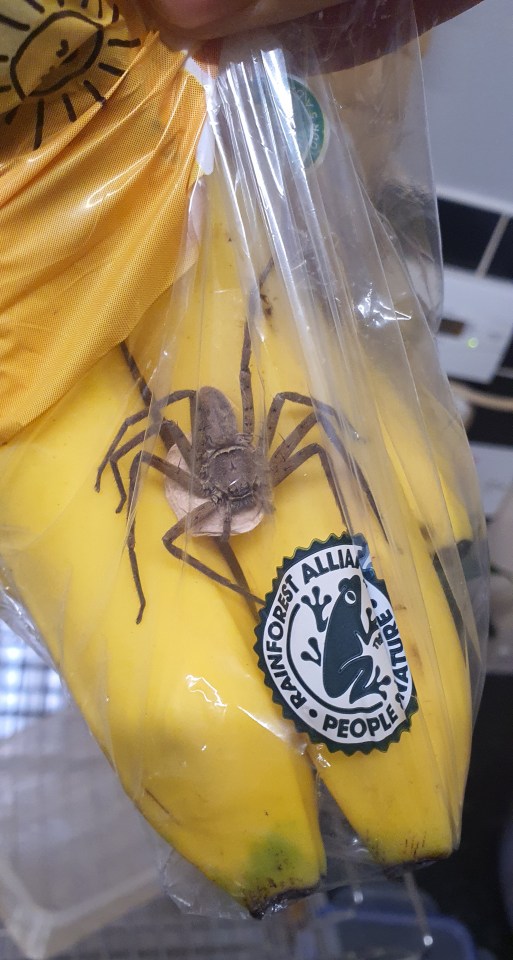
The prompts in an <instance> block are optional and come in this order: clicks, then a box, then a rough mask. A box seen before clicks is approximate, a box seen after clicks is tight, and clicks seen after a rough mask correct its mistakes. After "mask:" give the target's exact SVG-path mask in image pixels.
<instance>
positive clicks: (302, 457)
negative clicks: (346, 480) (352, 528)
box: [271, 443, 347, 527]
mask: <svg viewBox="0 0 513 960" xmlns="http://www.w3.org/2000/svg"><path fill="white" fill-rule="evenodd" d="M316 455H317V456H318V457H319V460H320V461H321V464H322V468H323V470H324V473H325V475H326V479H327V481H328V483H329V486H330V490H331V492H332V494H333V499H334V500H335V503H336V505H337V509H338V511H339V513H340V517H341V520H342V524H343V525H344V526H346V527H347V523H346V519H345V514H346V513H347V508H345V507H344V505H343V504H342V503H341V499H340V496H339V492H338V490H337V487H336V484H335V477H334V474H333V467H332V464H331V460H330V458H329V456H328V454H327V452H326V450H325V449H324V447H323V446H321V444H320V443H309V444H307V446H306V447H301V450H297V451H296V453H294V454H293V455H292V456H290V457H287V456H284V457H282V458H280V459H278V460H275V461H274V463H273V464H272V469H271V483H272V485H273V487H277V486H278V484H280V483H282V482H283V480H286V479H287V477H289V476H290V474H291V473H294V471H295V470H298V469H299V467H301V466H302V465H303V463H306V461H307V460H310V458H311V457H315V456H316Z"/></svg>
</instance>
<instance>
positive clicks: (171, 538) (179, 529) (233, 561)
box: [162, 500, 264, 606]
mask: <svg viewBox="0 0 513 960" xmlns="http://www.w3.org/2000/svg"><path fill="white" fill-rule="evenodd" d="M216 509H217V505H216V504H215V503H212V501H211V500H209V501H208V503H202V504H200V506H199V507H196V509H195V510H191V512H190V513H188V514H186V515H185V516H184V517H182V519H181V520H178V522H177V523H175V524H174V526H172V527H171V528H170V529H169V530H168V531H167V533H165V534H164V536H163V537H162V542H163V544H164V546H165V548H166V550H169V553H170V554H171V555H172V556H173V557H176V558H177V560H181V561H183V563H188V564H189V566H190V567H194V569H195V570H198V571H199V573H203V574H204V575H205V576H206V577H208V578H209V579H210V580H213V581H214V582H215V583H218V584H220V586H222V587H228V589H229V590H233V591H234V592H235V593H238V594H240V595H241V596H242V597H244V599H245V600H247V601H248V602H249V601H253V602H254V603H258V604H260V605H261V606H262V605H263V603H264V601H263V600H262V599H261V597H257V596H255V594H253V593H251V592H250V590H249V588H248V585H247V582H246V578H245V577H244V574H243V572H242V570H241V568H240V566H239V563H238V560H237V558H236V557H235V554H234V553H233V551H232V550H231V547H229V545H228V544H227V543H225V542H223V541H221V540H220V539H219V540H218V538H217V537H215V538H212V539H215V541H216V543H217V545H218V547H219V549H220V551H221V553H222V555H223V556H224V557H225V558H226V559H227V562H228V563H229V565H230V568H231V569H232V572H234V575H235V576H240V578H241V581H242V582H241V583H236V582H234V581H232V580H229V579H228V577H223V576H222V574H220V573H217V572H216V571H215V570H212V568H211V567H207V565H206V564H205V563H202V562H201V560H197V559H196V557H193V556H191V554H189V553H187V552H186V551H185V550H182V549H181V547H177V546H176V544H175V540H177V539H178V537H180V536H181V535H182V533H184V532H185V530H186V529H187V527H188V526H191V525H192V526H195V525H196V524H198V522H202V521H203V520H206V519H207V518H208V517H209V516H210V515H211V514H212V513H214V511H215V510H216ZM227 548H228V549H227ZM230 554H231V555H230ZM228 557H229V559H228Z"/></svg>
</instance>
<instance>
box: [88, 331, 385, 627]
mask: <svg viewBox="0 0 513 960" xmlns="http://www.w3.org/2000/svg"><path fill="white" fill-rule="evenodd" d="M120 348H121V351H122V353H123V356H124V358H125V361H126V363H127V365H128V367H129V369H130V372H131V374H132V376H133V378H134V381H135V382H136V383H137V384H138V387H139V392H140V394H141V397H142V400H143V402H144V409H142V410H139V411H138V412H137V413H134V414H132V415H131V416H130V417H127V419H126V420H125V421H124V422H123V423H122V424H121V426H120V428H119V430H118V431H117V433H116V435H115V437H114V439H113V441H112V443H111V444H110V446H109V448H108V450H107V452H106V454H105V456H104V458H103V460H102V462H101V463H100V465H99V467H98V472H97V476H96V484H95V488H96V490H97V491H98V492H99V491H100V484H101V478H102V475H103V472H104V470H105V468H106V467H107V465H109V466H110V467H111V470H112V473H113V476H114V480H115V483H116V486H117V488H118V491H119V495H120V500H119V503H118V506H117V512H118V513H119V512H120V511H121V510H122V509H123V507H124V505H125V503H127V515H128V517H129V518H130V519H129V525H128V535H127V547H128V554H129V558H130V565H131V569H132V576H133V580H134V584H135V588H136V590H137V596H138V598H139V612H138V615H137V620H136V622H137V623H140V622H141V619H142V616H143V613H144V608H145V605H146V598H145V593H144V590H143V586H142V582H141V576H140V572H139V562H138V559H137V553H136V539H135V517H134V513H133V510H132V505H133V503H134V499H135V495H136V491H137V482H138V478H139V473H140V468H141V466H142V465H143V464H146V465H147V466H149V467H151V468H153V469H155V470H157V471H159V472H160V473H161V474H163V475H164V477H165V484H164V488H165V493H166V496H167V499H168V501H169V503H170V505H171V507H172V509H173V512H174V513H175V516H176V522H175V523H174V524H173V525H172V526H171V527H170V528H169V530H167V532H166V533H164V535H163V537H162V542H163V544H164V547H165V548H166V550H167V551H168V552H169V553H170V554H171V556H172V557H175V558H176V559H177V560H179V561H180V562H182V563H186V564H188V565H189V566H191V567H193V568H194V569H195V570H197V571H199V572H200V573H202V574H204V575H205V576H206V577H208V578H209V579H210V580H213V581H214V582H215V583H217V584H219V585H221V586H223V587H226V588H228V589H230V590H232V591H234V592H235V593H238V594H239V595H241V596H242V597H243V598H244V599H245V601H246V603H247V605H248V607H249V609H250V610H251V613H252V614H253V616H255V618H258V614H257V606H261V605H262V604H263V603H264V601H263V600H262V599H261V598H260V597H258V596H256V595H255V594H254V593H252V592H251V590H250V587H249V585H248V582H247V580H246V577H245V574H244V571H243V570H242V568H241V566H240V564H239V561H238V560H237V557H236V555H235V553H234V550H233V548H232V546H231V543H230V536H231V534H232V533H246V532H248V531H249V530H252V529H253V528H254V527H255V526H256V525H257V524H258V523H260V521H261V520H262V517H263V515H264V514H265V513H270V512H271V511H272V505H271V496H272V491H273V490H274V488H275V487H277V486H278V484H281V483H282V482H283V481H284V480H286V479H287V477H289V476H291V474H292V473H294V472H295V471H297V470H298V469H300V468H301V467H302V466H303V464H305V463H306V462H307V461H309V460H311V459H312V458H314V457H317V458H318V460H319V461H320V465H321V468H322V470H323V472H324V474H325V477H326V480H327V483H328V488H329V489H330V490H331V493H332V495H333V498H334V500H335V503H336V505H337V507H338V510H339V513H340V517H341V521H342V525H343V526H346V524H345V520H344V517H345V515H346V514H347V511H346V509H345V507H344V502H343V499H342V493H341V491H340V489H339V488H338V487H337V485H336V483H335V479H334V474H333V468H332V464H331V459H330V456H329V454H328V452H327V450H326V449H325V447H324V446H323V444H321V443H319V442H318V440H316V439H312V437H311V432H312V431H313V429H314V427H315V426H316V425H317V423H319V424H320V425H321V426H322V432H323V434H324V436H325V437H326V438H327V439H328V441H329V443H330V444H331V445H332V446H333V448H334V449H336V450H337V452H338V453H339V454H340V456H341V457H342V458H343V459H344V460H345V461H346V463H347V464H348V466H349V467H350V468H351V469H352V470H353V471H355V473H356V475H357V477H358V479H359V482H360V484H361V487H362V489H363V490H364V491H365V494H366V496H367V498H368V500H369V502H370V504H371V507H372V509H373V510H374V513H375V514H376V517H377V518H378V520H379V514H378V511H377V508H376V506H375V503H374V500H373V498H372V494H371V492H370V490H369V488H368V485H367V483H366V481H365V478H364V477H363V475H362V474H361V471H360V469H359V467H358V466H357V465H356V464H355V463H354V461H353V460H351V459H350V458H348V455H347V453H346V451H345V448H344V446H343V444H342V442H341V440H340V434H339V432H338V429H337V427H338V424H339V421H338V417H337V415H336V413H335V411H334V409H333V408H332V407H329V406H327V405H326V404H323V403H320V402H318V401H312V399H311V398H310V397H308V396H306V395H304V394H301V393H296V392H293V391H282V392H280V393H277V394H276V395H275V396H274V398H273V399H272V402H271V404H270V406H269V408H268V409H267V413H266V415H265V418H264V422H263V424H262V428H261V430H260V431H258V433H257V432H256V431H255V411H254V402H253V390H252V384H251V371H250V360H251V340H250V334H249V326H248V322H247V321H246V322H245V324H244V336H243V344H242V354H241V361H240V368H239V385H240V397H241V409H242V416H241V421H242V422H241V424H240V426H239V423H238V420H237V416H236V413H235V410H234V408H233V406H232V404H231V402H230V400H229V399H228V397H227V396H226V395H225V394H224V393H222V391H221V390H218V389H217V388H216V387H211V386H205V387H201V388H200V389H199V390H193V389H184V390H175V391H174V392H173V393H170V394H168V395H167V396H164V397H161V398H155V397H154V396H153V394H152V392H151V390H150V388H149V387H148V385H147V383H146V382H145V380H144V378H143V377H142V375H141V373H140V371H139V369H138V367H137V364H136V362H135V360H134V358H133V357H132V355H131V354H130V353H129V351H128V349H127V347H126V345H125V344H121V345H120ZM182 401H188V403H189V408H190V425H191V434H192V439H190V438H189V436H188V435H187V434H186V433H185V431H184V430H183V429H182V428H181V427H180V425H179V423H178V422H177V421H176V420H173V419H170V417H169V416H168V415H167V414H168V412H169V411H170V410H171V409H174V404H177V403H180V402H182ZM285 403H290V404H293V405H295V406H296V407H297V410H298V417H297V419H296V425H295V426H294V427H293V428H292V429H290V430H289V432H288V433H286V435H285V436H278V437H277V432H278V423H279V420H280V416H281V412H282V410H283V406H284V404H285ZM305 408H307V409H305ZM144 420H146V421H147V423H146V427H145V429H143V430H140V431H139V432H137V433H135V435H134V436H132V437H131V439H129V440H126V439H125V435H126V433H127V431H128V430H129V429H130V428H131V427H133V426H134V425H135V424H138V423H141V422H142V421H144ZM345 429H346V430H351V432H352V434H353V435H355V434H354V431H353V430H352V428H351V427H350V425H348V424H346V426H345ZM309 435H310V438H309V442H306V443H303V441H304V440H305V438H307V437H308V436H309ZM148 436H153V437H155V436H156V437H158V438H160V440H161V442H162V443H163V445H164V447H165V452H164V456H163V457H162V456H158V455H157V454H154V453H151V452H150V451H148V450H145V449H144V446H143V444H144V442H145V440H146V438H147V437H148ZM138 448H139V450H138V452H135V453H134V451H136V450H137V449H138ZM130 454H132V455H133V459H132V462H131V465H130V470H129V484H128V492H127V490H126V487H125V482H124V480H123V478H122V476H121V472H120V469H119V466H118V464H119V462H120V460H121V459H122V458H124V457H127V456H129V455H130ZM186 533H187V534H192V535H193V536H208V537H210V538H211V539H212V541H213V543H214V544H215V545H216V547H217V549H218V551H219V553H220V555H221V557H222V558H223V561H224V563H225V564H226V565H227V567H228V568H229V570H230V573H231V575H232V579H230V578H229V577H227V576H225V575H224V574H223V573H220V572H218V571H216V570H214V569H212V568H211V567H209V566H207V565H206V564H205V563H203V562H202V561H201V560H199V559H198V558H197V557H195V556H194V555H193V554H191V553H190V552H189V551H188V550H187V549H184V548H183V547H180V546H179V545H178V543H177V541H178V540H179V539H180V538H181V537H182V535H183V534H186Z"/></svg>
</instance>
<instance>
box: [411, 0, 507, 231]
mask: <svg viewBox="0 0 513 960" xmlns="http://www.w3.org/2000/svg"><path fill="white" fill-rule="evenodd" d="M424 80H425V85H426V99H427V109H428V118H429V130H430V138H431V144H432V153H433V165H434V171H435V180H436V184H437V188H438V191H439V193H440V194H441V195H444V196H450V197H454V199H456V200H459V201H461V202H463V203H470V204H471V205H472V204H475V205H477V206H484V207H489V208H490V209H494V210H497V212H500V213H507V214H509V215H510V216H513V0H482V3H480V4H478V6H477V7H474V8H473V9H472V10H469V11H467V13H464V14H461V15H460V16H459V17H456V18H454V20H451V21H449V22H448V23H446V24H442V25H441V26H439V27H437V28H436V29H435V30H433V31H432V34H431V41H430V44H429V47H428V51H427V53H426V56H425V60H424Z"/></svg>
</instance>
